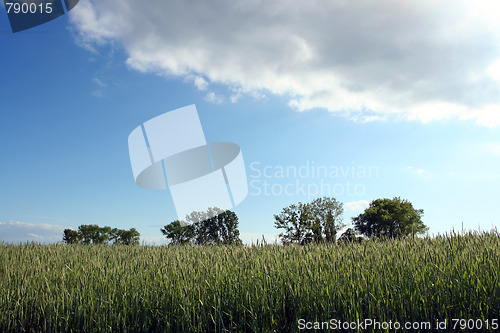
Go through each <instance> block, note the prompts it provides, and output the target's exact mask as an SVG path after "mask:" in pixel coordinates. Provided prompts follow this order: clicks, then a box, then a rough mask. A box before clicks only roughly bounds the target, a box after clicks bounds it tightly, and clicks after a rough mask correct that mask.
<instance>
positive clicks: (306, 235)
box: [274, 202, 312, 244]
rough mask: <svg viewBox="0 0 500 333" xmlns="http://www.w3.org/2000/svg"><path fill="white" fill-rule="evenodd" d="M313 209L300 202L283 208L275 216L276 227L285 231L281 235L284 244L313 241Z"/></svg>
mask: <svg viewBox="0 0 500 333" xmlns="http://www.w3.org/2000/svg"><path fill="white" fill-rule="evenodd" d="M310 210H311V208H310V206H309V205H308V204H304V203H302V202H299V203H298V204H291V205H290V206H288V207H285V208H283V210H282V211H281V213H280V214H279V215H274V219H275V221H274V225H275V227H276V228H278V229H285V232H283V233H281V234H279V237H280V238H281V241H282V242H283V243H284V244H289V243H297V244H304V243H309V242H310V241H311V239H312V232H311V231H310V230H311V227H312V225H311V223H312V221H311V220H312V215H311V211H310Z"/></svg>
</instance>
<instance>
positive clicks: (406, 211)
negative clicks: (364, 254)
mask: <svg viewBox="0 0 500 333" xmlns="http://www.w3.org/2000/svg"><path fill="white" fill-rule="evenodd" d="M423 214H424V210H423V209H415V208H413V205H412V204H411V203H410V202H409V201H408V200H405V199H401V198H400V197H394V198H393V199H387V198H385V199H377V200H374V201H372V202H371V203H370V206H369V207H368V208H367V209H365V211H364V212H363V213H362V214H360V215H358V216H356V217H353V218H352V220H353V222H354V226H355V229H356V231H357V232H359V233H360V234H363V235H365V236H368V237H389V238H396V237H403V236H408V235H413V236H415V235H417V234H422V233H424V232H426V231H427V229H428V228H427V227H426V226H425V224H424V223H423V222H422V220H421V217H422V215H423Z"/></svg>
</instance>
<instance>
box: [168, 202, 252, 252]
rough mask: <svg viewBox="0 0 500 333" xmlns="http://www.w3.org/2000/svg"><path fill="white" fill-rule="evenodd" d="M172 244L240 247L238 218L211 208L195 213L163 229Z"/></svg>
mask: <svg viewBox="0 0 500 333" xmlns="http://www.w3.org/2000/svg"><path fill="white" fill-rule="evenodd" d="M160 230H161V232H162V234H163V235H165V236H166V237H167V239H169V240H170V244H172V245H174V244H189V243H194V244H199V245H240V244H242V241H241V239H240V232H239V230H238V216H236V213H234V212H232V211H230V210H226V211H224V210H222V209H220V208H216V207H213V208H210V209H208V210H207V211H204V212H193V213H191V214H190V215H188V216H186V221H179V220H176V221H174V222H172V223H170V224H168V225H166V226H165V227H163V228H162V229H160Z"/></svg>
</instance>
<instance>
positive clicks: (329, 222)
mask: <svg viewBox="0 0 500 333" xmlns="http://www.w3.org/2000/svg"><path fill="white" fill-rule="evenodd" d="M343 212H344V208H343V205H342V203H340V202H338V201H337V200H336V199H335V198H327V197H323V198H317V199H315V200H313V201H312V202H310V203H301V202H299V203H298V204H292V205H290V206H288V207H285V208H283V210H282V211H281V213H280V214H279V215H274V220H275V221H274V226H275V227H276V228H277V229H284V232H282V233H280V234H279V237H280V238H281V241H282V242H283V243H284V244H287V243H296V244H308V243H311V242H315V243H321V242H335V237H336V234H337V230H338V229H340V228H342V227H343V226H344V224H343V223H342V214H343Z"/></svg>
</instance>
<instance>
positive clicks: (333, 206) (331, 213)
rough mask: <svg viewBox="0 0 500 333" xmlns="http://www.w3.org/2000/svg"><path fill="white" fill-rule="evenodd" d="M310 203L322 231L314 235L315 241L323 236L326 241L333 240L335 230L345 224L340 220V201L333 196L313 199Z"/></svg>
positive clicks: (341, 209) (341, 206) (341, 212)
mask: <svg viewBox="0 0 500 333" xmlns="http://www.w3.org/2000/svg"><path fill="white" fill-rule="evenodd" d="M310 205H311V212H312V214H313V215H314V218H315V219H316V220H318V222H319V224H320V226H321V227H322V233H321V234H320V235H319V236H317V237H316V238H317V241H322V240H323V236H324V239H325V241H326V242H335V237H336V235H337V230H340V229H342V228H343V227H344V226H345V224H344V223H343V222H342V214H343V213H344V207H343V205H342V203H341V202H338V201H337V200H336V199H335V198H328V197H323V198H317V199H315V200H313V201H312V202H311V204H310ZM318 222H317V223H318Z"/></svg>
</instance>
